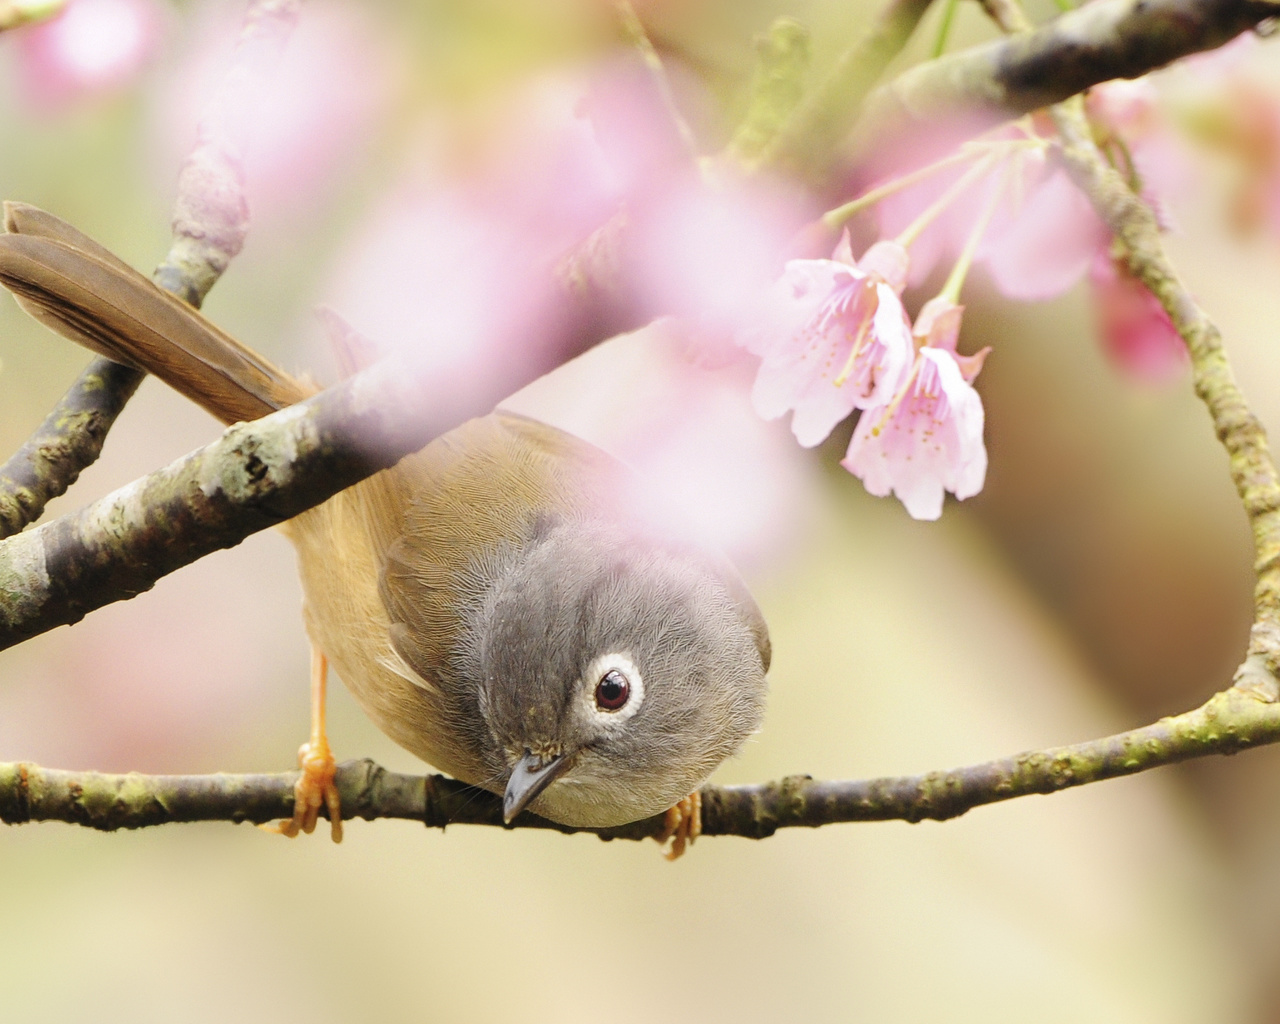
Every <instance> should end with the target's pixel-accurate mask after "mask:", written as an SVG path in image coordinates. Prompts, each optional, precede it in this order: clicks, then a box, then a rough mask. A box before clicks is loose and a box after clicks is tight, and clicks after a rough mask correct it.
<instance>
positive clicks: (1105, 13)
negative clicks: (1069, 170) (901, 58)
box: [854, 0, 1280, 159]
mask: <svg viewBox="0 0 1280 1024" xmlns="http://www.w3.org/2000/svg"><path fill="white" fill-rule="evenodd" d="M1276 17H1280V2H1278V0H1094V2H1093V3H1089V4H1085V5H1082V6H1081V7H1079V8H1077V9H1076V10H1074V11H1068V12H1067V13H1066V14H1063V15H1061V16H1060V17H1057V18H1055V19H1053V20H1052V21H1050V22H1048V23H1047V24H1045V25H1043V26H1041V27H1040V28H1038V29H1035V30H1033V31H1031V32H1027V33H1025V34H1021V35H1016V36H1011V37H1008V38H1004V39H997V40H994V41H992V42H990V43H987V44H985V45H982V46H976V47H973V48H971V49H968V50H964V51H962V52H960V53H954V54H949V55H947V56H945V57H940V58H938V59H937V60H932V61H929V62H928V63H925V64H920V65H917V66H916V67H914V68H911V69H910V70H909V71H906V72H904V73H903V74H901V75H899V76H898V77H897V78H895V79H894V80H893V81H892V82H890V83H889V84H887V85H885V86H883V87H882V88H880V89H877V90H876V91H875V92H874V93H872V94H871V96H870V97H869V98H868V100H867V104H866V108H865V110H864V111H863V114H862V117H861V118H860V119H859V121H858V124H857V126H856V127H855V129H854V148H855V152H856V153H857V154H858V155H859V157H861V158H864V159H865V158H866V157H868V156H869V155H871V154H872V152H873V151H874V150H876V149H883V148H884V147H886V146H887V145H892V144H893V143H894V142H897V141H905V140H907V139H912V140H917V139H922V138H923V137H924V136H925V135H927V134H928V133H929V132H930V131H934V130H936V129H938V128H946V127H948V126H950V127H952V132H951V133H949V134H948V133H945V132H944V134H947V135H948V138H947V145H952V144H954V142H955V138H954V122H955V120H956V119H957V118H962V119H963V121H964V125H965V126H966V127H967V128H971V129H972V130H973V131H974V132H977V131H981V130H983V129H985V128H987V127H990V126H991V125H994V124H999V123H1001V122H1003V121H1008V120H1011V119H1012V118H1015V117H1020V116H1021V115H1023V114H1026V113H1029V112H1030V111H1032V110H1038V109H1040V108H1041V107H1046V106H1049V105H1051V104H1054V103H1058V102H1060V101H1062V100H1065V99H1067V98H1068V97H1070V96H1074V95H1076V94H1077V93H1080V92H1082V91H1084V90H1085V89H1087V88H1089V87H1090V86H1092V85H1097V84H1098V83H1099V82H1106V81H1109V80H1110V79H1113V78H1137V77H1139V76H1140V75H1144V74H1146V73H1147V72H1149V71H1154V70H1155V69H1157V68H1161V67H1163V66H1164V65H1166V64H1168V63H1170V62H1172V61H1175V60H1177V59H1178V58H1179V57H1185V56H1187V55H1189V54H1193V53H1200V52H1202V51H1205V50H1212V49H1214V48H1215V47H1218V46H1221V45H1222V44H1223V43H1225V42H1227V41H1228V40H1230V39H1233V38H1235V37H1236V36H1237V35H1239V34H1240V33H1241V32H1244V31H1247V30H1248V29H1251V28H1254V27H1255V26H1257V25H1258V24H1259V23H1260V22H1263V21H1266V20H1268V19H1270V18H1276Z"/></svg>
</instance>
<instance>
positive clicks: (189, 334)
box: [0, 203, 314, 423]
mask: <svg viewBox="0 0 1280 1024" xmlns="http://www.w3.org/2000/svg"><path fill="white" fill-rule="evenodd" d="M5 227H6V228H7V230H8V233H7V234H0V284H3V285H4V286H5V287H7V288H8V289H9V290H10V291H11V292H13V293H14V297H15V298H16V299H17V301H18V304H19V305H20V306H21V307H22V308H23V309H24V310H26V312H28V313H29V314H31V316H33V317H34V318H35V319H37V320H39V321H40V322H41V323H43V324H45V325H46V326H47V327H49V328H51V329H52V330H54V331H56V332H57V333H59V334H61V335H63V336H64V337H66V338H69V339H70V340H72V341H75V342H77V343H78V344H81V345H84V346H86V347H88V348H90V349H92V350H93V351H95V352H97V353H99V354H100V355H103V356H106V357H107V358H108V359H113V360H115V361H117V362H121V363H127V364H129V365H131V366H136V367H139V368H140V369H143V370H146V371H147V372H148V373H152V374H155V376H157V377H159V378H160V379H161V380H163V381H164V382H165V383H166V384H168V385H170V386H171V387H173V388H174V389H175V390H177V391H179V392H180V393H182V394H183V395H186V396H187V397H188V398H190V399H191V400H192V401H193V402H195V403H197V404H198V405H200V406H201V407H203V408H204V409H206V410H208V411H209V412H210V413H212V414H213V415H214V416H216V417H218V418H219V419H220V420H222V421H223V422H224V423H235V422H237V421H238V420H253V419H257V418H258V417H260V416H265V415H266V414H268V413H270V412H272V411H274V410H276V409H281V408H283V407H284V406H286V405H292V404H293V403H294V402H297V401H299V400H301V399H303V398H305V397H307V396H308V395H310V394H312V393H313V392H314V388H313V387H311V386H309V385H308V384H306V383H304V382H302V381H300V380H298V379H296V378H295V377H292V376H291V375H289V374H288V373H286V372H285V371H283V370H281V369H280V368H279V367H277V366H275V365H273V364H272V363H271V362H269V361H268V360H266V359H264V358H263V357H262V356H260V355H258V354H257V353H256V352H254V351H253V350H252V349H249V348H246V347H245V346H244V345H242V344H240V342H238V341H236V340H235V339H234V338H232V337H231V336H230V335H228V334H226V333H225V332H223V331H221V330H219V329H218V328H217V327H215V326H214V325H213V324H211V323H209V321H207V320H206V319H205V318H204V317H202V316H201V315H200V314H199V313H198V312H196V310H194V309H193V308H191V307H190V306H188V305H187V304H186V303H184V302H182V301H181V300H179V299H177V298H175V297H174V296H172V295H170V294H169V293H168V292H166V291H163V290H162V289H160V288H158V287H156V285H155V284H154V283H152V282H151V281H150V280H149V279H147V278H146V277H145V276H143V275H142V274H140V273H138V272H137V271H136V270H134V269H133V268H132V267H130V266H128V264H126V263H124V262H123V261H122V260H120V259H118V258H117V257H116V256H114V255H113V254H112V253H111V252H109V251H108V250H107V249H105V248H103V247H102V246H100V245H99V244H98V243H96V242H94V241H93V240H92V239H90V238H88V237H86V236H85V235H83V234H81V233H80V232H79V231H77V230H76V229H75V228H73V227H71V225H69V224H67V223H65V222H64V221H61V220H59V219H58V218H57V217H54V216H53V215H52V214H49V213H46V212H44V211H43V210H39V209H37V208H36V207H34V206H27V205H26V204H21V203H6V204H5Z"/></svg>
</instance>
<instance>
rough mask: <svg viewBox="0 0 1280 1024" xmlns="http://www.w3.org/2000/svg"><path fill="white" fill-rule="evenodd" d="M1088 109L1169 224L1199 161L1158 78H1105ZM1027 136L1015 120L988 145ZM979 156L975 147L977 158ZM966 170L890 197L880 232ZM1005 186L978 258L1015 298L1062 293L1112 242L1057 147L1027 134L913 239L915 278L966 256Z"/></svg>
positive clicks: (1121, 165)
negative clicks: (1056, 155)
mask: <svg viewBox="0 0 1280 1024" xmlns="http://www.w3.org/2000/svg"><path fill="white" fill-rule="evenodd" d="M1088 111H1089V115H1090V119H1091V121H1092V123H1093V125H1094V129H1095V133H1096V134H1097V136H1098V141H1099V145H1100V146H1101V147H1102V149H1103V150H1104V152H1105V153H1106V154H1107V156H1108V158H1109V159H1110V160H1111V161H1112V163H1113V164H1114V165H1115V166H1116V167H1117V168H1118V169H1119V170H1120V171H1121V173H1123V174H1124V175H1125V176H1126V178H1127V179H1128V180H1129V181H1130V182H1131V183H1132V184H1134V185H1135V186H1136V187H1139V188H1140V189H1141V192H1142V195H1143V198H1144V199H1146V200H1147V202H1148V203H1149V204H1150V205H1151V206H1152V207H1153V209H1155V211H1156V214H1157V217H1158V218H1159V219H1160V221H1161V224H1162V226H1164V227H1166V228H1168V227H1169V225H1170V222H1171V215H1170V213H1169V207H1170V204H1171V202H1172V201H1173V200H1174V199H1176V197H1177V196H1179V195H1180V194H1181V193H1182V192H1184V191H1185V189H1186V187H1187V183H1188V179H1189V168H1190V161H1189V159H1188V155H1187V153H1186V150H1185V148H1184V147H1183V146H1182V144H1181V143H1180V141H1179V140H1178V137H1177V135H1176V134H1175V133H1174V131H1173V129H1172V125H1171V123H1170V121H1169V119H1168V117H1167V116H1166V115H1165V113H1164V111H1163V108H1162V107H1161V105H1160V103H1159V96H1158V94H1157V92H1156V90H1155V88H1154V86H1153V85H1152V84H1151V83H1150V82H1149V81H1148V80H1146V79H1140V80H1137V81H1133V82H1128V81H1116V82H1105V83H1103V84H1102V85H1099V86H1095V87H1094V88H1093V89H1092V90H1090V92H1089V96H1088ZM1036 127H1037V130H1039V129H1040V127H1041V126H1039V125H1037V126H1036ZM1045 130H1047V129H1045ZM1020 139H1022V140H1026V139H1027V136H1026V135H1025V133H1024V132H1023V130H1021V129H1019V128H1015V127H1012V126H1010V127H1006V128H1004V129H1001V130H1000V131H998V132H995V133H992V134H989V135H987V136H986V137H985V138H984V139H983V144H986V145H989V146H991V147H993V148H992V149H991V150H989V151H990V152H995V151H996V150H995V149H994V147H998V146H1002V145H1004V146H1010V147H1013V146H1015V145H1016V143H1017V142H1018V140H1020ZM980 157H981V151H980V150H976V151H975V159H979V158H980ZM968 166H972V165H968ZM966 169H967V166H966V165H964V164H961V165H958V166H956V167H950V168H947V169H945V170H942V171H940V172H939V173H937V174H934V175H932V176H930V177H928V178H926V179H924V180H923V181H921V182H919V183H917V184H914V185H912V186H910V187H908V188H905V189H902V190H901V191H899V192H896V193H894V194H893V195H890V196H888V197H887V198H885V199H884V200H882V201H881V202H880V203H879V204H878V206H877V210H878V217H879V229H880V234H881V235H882V236H883V237H893V236H895V235H897V234H899V233H900V232H901V231H902V230H903V229H905V228H906V227H907V226H908V225H909V224H911V223H912V221H914V220H915V219H916V218H917V217H918V216H919V215H920V214H921V213H922V211H924V210H926V209H928V208H929V207H930V206H931V205H932V204H933V203H934V202H936V201H937V200H938V199H939V198H940V197H941V196H942V195H943V194H944V193H945V192H946V190H947V189H948V188H950V187H951V186H952V185H953V184H954V183H955V182H956V181H957V180H958V179H959V178H960V176H961V175H962V174H964V173H965V171H966ZM996 189H999V190H1000V191H1001V196H1000V197H999V199H998V205H997V206H996V208H995V211H994V215H993V216H992V218H991V223H990V225H989V226H988V228H987V229H986V232H985V234H984V236H983V238H982V241H981V243H980V244H979V246H978V249H977V253H976V261H977V262H981V263H985V264H986V266H987V269H988V271H989V272H990V274H991V277H992V280H993V281H994V283H995V285H996V287H997V288H998V289H999V290H1000V292H1001V293H1003V294H1004V295H1006V296H1008V297H1009V298H1013V299H1019V300H1023V301H1037V300H1043V299H1049V298H1052V297H1054V296H1056V295H1060V294H1062V293H1063V292H1065V291H1067V290H1068V289H1069V288H1071V287H1072V286H1074V285H1075V284H1076V283H1077V282H1078V281H1079V280H1080V279H1081V278H1082V277H1083V276H1084V274H1085V273H1086V271H1088V269H1089V267H1090V266H1091V265H1092V263H1093V260H1094V257H1095V256H1096V255H1097V253H1098V252H1100V251H1103V250H1104V249H1105V248H1106V246H1107V245H1108V243H1109V241H1110V233H1109V231H1108V230H1107V228H1106V226H1105V225H1104V224H1103V222H1102V220H1101V219H1100V218H1099V216H1098V215H1097V213H1096V212H1095V211H1094V209H1093V206H1092V204H1091V203H1090V202H1089V200H1088V199H1087V198H1086V197H1085V196H1084V195H1083V194H1082V193H1081V192H1080V190H1079V189H1078V188H1076V186H1075V185H1074V184H1073V183H1072V181H1071V179H1070V178H1069V177H1068V176H1067V174H1066V172H1065V171H1064V170H1063V169H1062V167H1061V166H1060V164H1059V163H1058V162H1057V161H1056V160H1054V159H1052V156H1051V153H1050V151H1049V150H1048V149H1047V148H1046V147H1045V146H1044V145H1041V146H1038V147H1036V146H1033V145H1032V144H1031V143H1030V142H1028V143H1027V144H1026V145H1025V146H1022V147H1018V148H1016V149H1012V151H1011V152H1009V153H1008V155H1007V156H1006V157H1005V158H1004V159H1002V160H1000V161H998V162H994V163H993V164H992V170H991V173H990V174H989V175H987V176H986V177H985V179H983V180H980V181H979V182H976V183H974V185H973V186H971V188H970V189H969V191H968V192H966V193H964V194H962V195H961V196H959V197H957V200H956V201H955V202H953V203H952V204H951V205H950V206H949V207H948V208H947V209H946V210H944V211H943V212H942V213H941V214H940V215H938V216H937V217H936V219H935V220H934V221H933V222H932V223H931V224H930V225H929V226H928V227H926V228H925V229H924V231H922V232H921V233H920V235H919V237H918V238H917V239H916V240H915V241H914V242H913V243H912V246H911V282H912V283H913V284H919V283H920V282H921V281H923V280H924V278H925V277H926V276H928V274H929V273H931V272H932V271H933V269H934V268H935V266H937V265H938V264H939V263H945V262H947V261H951V260H954V259H956V258H957V256H958V254H959V253H960V251H961V249H962V248H963V247H964V245H965V243H966V241H967V240H968V238H969V236H970V234H971V233H972V231H973V229H974V226H975V224H976V222H977V219H978V216H979V211H981V210H983V209H984V208H986V206H987V201H988V200H989V199H991V198H992V192H993V190H996Z"/></svg>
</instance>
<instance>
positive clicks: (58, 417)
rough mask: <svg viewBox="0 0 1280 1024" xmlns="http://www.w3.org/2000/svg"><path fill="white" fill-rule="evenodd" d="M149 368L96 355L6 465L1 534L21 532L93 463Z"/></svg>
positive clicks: (1, 471)
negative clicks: (108, 432)
mask: <svg viewBox="0 0 1280 1024" xmlns="http://www.w3.org/2000/svg"><path fill="white" fill-rule="evenodd" d="M145 376H146V374H145V373H143V372H142V371H141V370H135V369H134V368H133V367H132V366H121V365H120V364H119V363H113V362H112V361H111V360H110V359H95V360H94V361H93V362H91V363H90V364H89V366H88V367H87V368H86V369H85V371H84V372H83V373H81V374H80V377H79V379H77V380H76V382H75V383H74V384H72V385H71V387H70V389H69V390H68V391H67V393H66V394H65V395H63V396H62V398H61V399H59V400H58V404H57V405H55V406H54V407H53V411H52V412H51V413H49V415H48V416H46V417H45V421H44V422H43V423H41V424H40V426H39V428H38V429H37V430H36V432H35V433H34V434H32V435H31V437H30V438H28V439H27V441H26V443H25V444H23V446H22V447H21V448H19V449H18V450H17V451H16V452H14V453H13V455H12V456H11V457H10V459H9V461H8V462H6V463H5V464H4V465H3V466H0V537H8V536H10V535H11V534H15V533H18V532H20V531H21V530H22V528H23V527H25V526H26V525H27V524H28V523H34V522H35V521H36V520H37V519H39V518H40V516H41V515H43V514H44V507H45V505H47V504H48V503H49V502H50V501H52V500H53V499H54V498H56V497H57V496H58V495H60V494H63V493H65V492H66V490H67V488H68V487H70V486H71V485H72V484H73V483H75V482H76V478H77V477H79V476H80V471H81V470H83V469H84V468H86V467H87V466H91V465H93V463H94V462H96V461H97V458H98V456H99V454H101V452H102V443H103V442H104V441H105V440H106V439H107V431H109V430H110V429H111V425H112V424H113V423H115V421H116V417H117V416H119V415H120V411H121V410H122V409H123V408H124V407H125V403H126V402H128V401H129V399H130V398H132V397H133V393H134V392H135V391H137V390H138V385H139V384H141V383H142V378H143V377H145Z"/></svg>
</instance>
